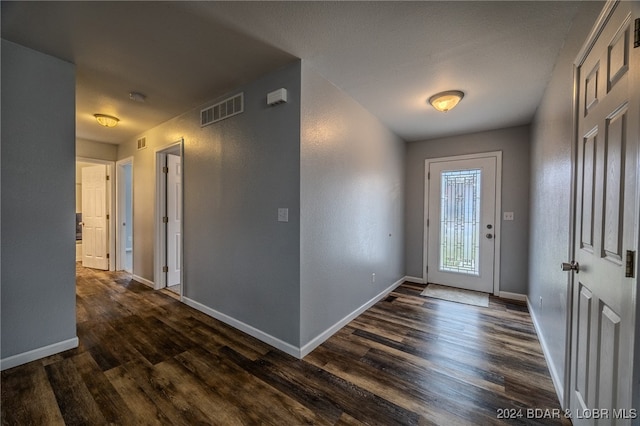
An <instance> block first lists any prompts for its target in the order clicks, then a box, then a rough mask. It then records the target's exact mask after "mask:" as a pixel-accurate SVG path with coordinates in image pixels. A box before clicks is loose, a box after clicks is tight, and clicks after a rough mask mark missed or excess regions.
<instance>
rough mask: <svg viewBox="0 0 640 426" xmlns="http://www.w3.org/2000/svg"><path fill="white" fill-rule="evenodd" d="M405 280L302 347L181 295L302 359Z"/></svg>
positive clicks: (219, 317)
mask: <svg viewBox="0 0 640 426" xmlns="http://www.w3.org/2000/svg"><path fill="white" fill-rule="evenodd" d="M406 280H407V277H402V278H401V279H399V280H398V281H396V282H395V283H393V284H391V286H389V287H387V288H386V289H385V290H383V291H382V292H380V293H378V295H376V296H375V297H373V298H372V299H371V300H369V301H368V302H366V303H364V304H363V305H362V306H360V307H359V308H358V309H356V310H355V311H353V312H351V313H350V314H349V315H347V316H345V317H344V318H342V319H341V320H340V321H338V322H337V323H335V324H334V325H332V326H331V327H329V328H328V329H326V330H325V331H324V332H322V333H320V334H319V335H318V336H316V337H315V338H314V339H313V340H311V341H310V342H309V343H307V344H306V345H304V346H303V347H302V348H299V347H297V346H294V345H292V344H290V343H287V342H285V341H283V340H280V339H278V338H277V337H274V336H272V335H270V334H268V333H265V332H264V331H262V330H258V329H257V328H255V327H253V326H251V325H249V324H246V323H244V322H242V321H239V320H237V319H235V318H232V317H230V316H229V315H227V314H223V313H222V312H219V311H216V310H215V309H212V308H210V307H208V306H205V305H203V304H202V303H200V302H196V301H195V300H193V299H190V298H188V297H185V296H183V297H182V301H183V302H184V303H185V304H186V305H188V306H191V307H192V308H194V309H197V310H198V311H200V312H202V313H204V314H206V315H209V316H210V317H213V318H215V319H217V320H219V321H222V322H223V323H225V324H228V325H230V326H232V327H234V328H236V329H238V330H240V331H242V332H244V333H247V334H248V335H250V336H252V337H255V338H256V339H258V340H260V341H262V342H264V343H266V344H268V345H271V346H273V347H274V348H276V349H280V350H281V351H283V352H285V353H287V354H289V355H291V356H294V357H296V358H298V359H302V358H303V357H305V356H306V355H308V354H309V353H311V351H313V350H314V349H315V348H317V347H318V346H320V345H321V344H322V343H323V342H324V341H325V340H327V339H328V338H329V337H331V336H333V335H334V334H335V333H336V332H337V331H338V330H340V329H341V328H342V327H344V326H345V325H347V324H348V323H349V322H350V321H352V320H353V319H354V318H356V317H357V316H358V315H360V314H361V313H363V312H364V311H366V310H367V309H369V308H370V307H371V306H373V305H374V304H376V303H377V302H378V301H380V300H382V299H383V298H384V297H386V296H387V295H388V294H389V293H391V292H392V291H393V290H394V289H395V288H396V287H398V286H399V285H400V284H402V283H403V282H404V281H406Z"/></svg>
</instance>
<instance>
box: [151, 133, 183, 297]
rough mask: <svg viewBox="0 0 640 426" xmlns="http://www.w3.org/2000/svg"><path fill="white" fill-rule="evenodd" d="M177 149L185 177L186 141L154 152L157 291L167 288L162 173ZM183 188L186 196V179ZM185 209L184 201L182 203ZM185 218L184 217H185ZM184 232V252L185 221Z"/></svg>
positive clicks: (154, 269) (181, 232)
mask: <svg viewBox="0 0 640 426" xmlns="http://www.w3.org/2000/svg"><path fill="white" fill-rule="evenodd" d="M175 148H178V150H179V151H180V157H181V158H182V167H181V169H180V170H181V172H182V173H183V176H184V139H183V138H181V139H179V140H177V141H175V142H171V143H168V144H166V145H163V146H160V147H157V148H156V149H155V150H154V163H155V165H154V168H155V174H156V186H155V195H154V197H155V212H154V221H155V236H154V243H153V251H154V255H153V265H154V266H153V272H154V273H153V277H154V281H155V287H154V288H155V289H156V290H160V289H162V288H165V287H166V286H167V275H166V273H164V272H162V267H163V266H164V265H163V263H164V260H165V253H166V241H165V240H166V234H165V232H164V223H163V222H162V216H163V212H164V203H165V198H166V188H165V185H166V182H165V179H164V175H163V173H162V166H161V164H162V160H163V158H164V157H166V155H167V153H168V152H169V151H173V150H174V149H175ZM181 182H182V185H183V188H182V194H184V179H181ZM182 206H183V209H184V200H183V203H182ZM183 217H184V215H183ZM181 226H182V230H181V231H180V236H181V238H182V240H183V241H182V243H181V244H180V247H182V250H183V252H184V220H183V221H182V223H181ZM183 258H184V256H183V255H182V254H181V255H180V261H181V262H183ZM180 284H181V285H180V297H182V295H183V294H184V267H183V266H182V265H181V266H180Z"/></svg>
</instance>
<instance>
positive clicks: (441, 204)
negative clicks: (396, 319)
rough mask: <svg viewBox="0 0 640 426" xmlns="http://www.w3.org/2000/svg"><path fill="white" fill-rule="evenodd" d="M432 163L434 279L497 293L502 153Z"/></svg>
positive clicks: (430, 267)
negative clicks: (498, 179) (498, 176)
mask: <svg viewBox="0 0 640 426" xmlns="http://www.w3.org/2000/svg"><path fill="white" fill-rule="evenodd" d="M427 165H428V170H427V186H428V218H427V228H426V232H427V248H426V250H427V271H426V273H427V280H428V282H430V283H437V284H443V285H448V286H452V287H459V288H463V289H467V290H474V291H483V292H487V293H492V292H493V287H494V285H493V283H494V260H495V235H496V223H495V216H496V166H497V157H495V156H487V157H478V158H465V159H459V160H451V159H445V160H443V161H439V160H437V159H436V160H428V162H427Z"/></svg>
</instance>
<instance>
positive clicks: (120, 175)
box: [115, 157, 133, 273]
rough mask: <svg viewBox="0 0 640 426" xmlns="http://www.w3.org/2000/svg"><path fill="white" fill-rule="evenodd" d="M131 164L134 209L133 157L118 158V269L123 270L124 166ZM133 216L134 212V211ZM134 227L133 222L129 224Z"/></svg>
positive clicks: (124, 254) (124, 239)
mask: <svg viewBox="0 0 640 426" xmlns="http://www.w3.org/2000/svg"><path fill="white" fill-rule="evenodd" d="M126 165H130V166H131V198H132V206H131V210H132V211H133V157H127V158H123V159H122V160H118V161H117V162H116V206H115V207H116V220H115V223H116V224H117V229H118V231H117V232H116V235H115V237H116V238H115V239H116V245H117V249H116V270H118V271H121V270H123V269H124V259H125V257H126V236H125V235H124V232H125V228H123V227H121V226H120V224H121V223H122V222H123V221H124V220H125V212H124V208H125V205H126V201H125V194H126V192H125V188H124V185H125V178H124V170H123V169H124V166H126ZM132 216H133V213H132ZM128 226H131V227H132V229H133V223H130V224H128ZM130 272H131V273H133V262H132V264H131V271H130Z"/></svg>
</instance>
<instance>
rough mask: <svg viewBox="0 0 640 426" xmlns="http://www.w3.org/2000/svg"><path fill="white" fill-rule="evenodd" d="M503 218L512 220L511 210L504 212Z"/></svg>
mask: <svg viewBox="0 0 640 426" xmlns="http://www.w3.org/2000/svg"><path fill="white" fill-rule="evenodd" d="M502 219H503V220H513V212H504V213H503V214H502Z"/></svg>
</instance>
